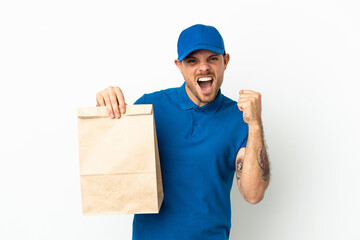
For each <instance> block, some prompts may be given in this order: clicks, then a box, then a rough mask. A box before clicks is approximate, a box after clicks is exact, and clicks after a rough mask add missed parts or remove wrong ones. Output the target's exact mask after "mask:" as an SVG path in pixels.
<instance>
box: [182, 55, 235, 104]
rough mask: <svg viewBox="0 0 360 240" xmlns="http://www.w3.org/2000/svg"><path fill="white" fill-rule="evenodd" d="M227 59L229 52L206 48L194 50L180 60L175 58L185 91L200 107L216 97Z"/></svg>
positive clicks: (228, 58)
mask: <svg viewBox="0 0 360 240" xmlns="http://www.w3.org/2000/svg"><path fill="white" fill-rule="evenodd" d="M229 60H230V56H229V54H225V55H219V54H216V53H213V52H211V51H208V50H197V51H194V52H192V53H190V54H189V55H188V56H187V57H186V58H185V59H184V60H183V61H182V62H179V60H175V64H176V66H177V67H178V68H179V70H180V72H181V74H182V75H183V77H184V79H185V90H186V93H187V95H188V96H189V98H190V99H191V101H193V102H194V103H195V104H196V105H197V106H199V107H202V106H204V105H206V104H208V103H210V102H212V101H213V100H214V99H215V98H216V95H217V94H218V92H219V89H220V86H221V84H222V82H223V77H224V71H225V69H226V66H227V64H228V62H229Z"/></svg>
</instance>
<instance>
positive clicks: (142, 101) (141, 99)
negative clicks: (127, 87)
mask: <svg viewBox="0 0 360 240" xmlns="http://www.w3.org/2000/svg"><path fill="white" fill-rule="evenodd" d="M145 98H146V94H144V95H142V97H140V98H139V99H138V100H136V102H135V103H134V104H146V101H145Z"/></svg>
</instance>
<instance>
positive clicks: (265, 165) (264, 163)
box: [258, 149, 270, 181]
mask: <svg viewBox="0 0 360 240" xmlns="http://www.w3.org/2000/svg"><path fill="white" fill-rule="evenodd" d="M258 163H259V166H260V168H261V172H262V178H263V179H264V181H266V180H268V179H269V175H270V167H269V159H268V155H267V153H266V151H265V150H263V149H261V150H260V153H259V157H258Z"/></svg>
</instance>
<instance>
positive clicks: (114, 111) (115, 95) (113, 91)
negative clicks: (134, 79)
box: [96, 87, 126, 118]
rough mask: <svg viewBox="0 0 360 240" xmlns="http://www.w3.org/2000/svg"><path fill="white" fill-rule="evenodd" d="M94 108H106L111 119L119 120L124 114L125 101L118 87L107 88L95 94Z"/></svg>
mask: <svg viewBox="0 0 360 240" xmlns="http://www.w3.org/2000/svg"><path fill="white" fill-rule="evenodd" d="M96 106H97V107H99V106H106V109H107V110H108V113H109V116H110V117H111V118H115V117H116V118H120V111H121V113H125V110H126V109H125V108H126V104H125V99H124V95H123V93H122V91H121V89H120V88H119V87H108V88H106V89H105V90H102V91H100V92H98V93H97V94H96Z"/></svg>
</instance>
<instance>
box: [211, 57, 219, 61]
mask: <svg viewBox="0 0 360 240" xmlns="http://www.w3.org/2000/svg"><path fill="white" fill-rule="evenodd" d="M218 59H219V58H218V57H217V56H211V57H210V61H212V62H213V61H217V60H218Z"/></svg>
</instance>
